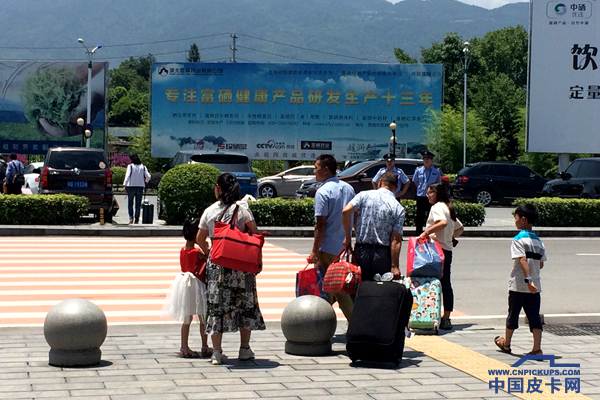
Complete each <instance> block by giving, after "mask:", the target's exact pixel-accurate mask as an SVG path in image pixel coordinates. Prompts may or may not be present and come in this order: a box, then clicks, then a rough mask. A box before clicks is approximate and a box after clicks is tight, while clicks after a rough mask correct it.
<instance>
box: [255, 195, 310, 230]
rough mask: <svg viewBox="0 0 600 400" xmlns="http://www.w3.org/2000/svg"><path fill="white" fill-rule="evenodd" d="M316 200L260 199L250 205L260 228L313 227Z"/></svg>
mask: <svg viewBox="0 0 600 400" xmlns="http://www.w3.org/2000/svg"><path fill="white" fill-rule="evenodd" d="M314 204H315V200H314V199H311V198H306V199H282V198H279V197H278V198H274V199H260V200H257V201H251V202H250V203H249V205H250V210H252V214H254V219H255V220H256V224H257V225H258V226H313V225H314V224H315V212H314Z"/></svg>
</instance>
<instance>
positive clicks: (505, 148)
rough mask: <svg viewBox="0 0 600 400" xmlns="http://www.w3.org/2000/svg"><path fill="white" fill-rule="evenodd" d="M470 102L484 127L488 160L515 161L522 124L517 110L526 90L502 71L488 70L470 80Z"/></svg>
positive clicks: (520, 115) (523, 103)
mask: <svg viewBox="0 0 600 400" xmlns="http://www.w3.org/2000/svg"><path fill="white" fill-rule="evenodd" d="M472 82H473V83H472V85H473V87H474V88H475V89H474V92H475V93H474V94H473V96H472V97H473V105H474V107H475V109H476V111H477V114H478V115H479V116H480V118H481V120H482V121H483V125H484V126H485V127H486V130H487V135H488V138H489V140H488V147H487V153H486V159H487V160H493V161H495V160H510V161H514V160H516V159H517V157H518V156H519V137H518V135H519V132H520V131H521V125H522V124H523V115H522V113H521V112H520V110H521V108H522V107H523V106H524V105H525V91H524V90H523V89H522V88H517V87H516V86H515V84H514V82H513V81H512V80H511V79H510V78H509V77H508V76H506V75H505V74H503V73H495V72H489V73H487V74H485V75H483V76H478V77H476V78H475V79H474V80H473V81H472Z"/></svg>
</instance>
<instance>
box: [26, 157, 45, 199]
mask: <svg viewBox="0 0 600 400" xmlns="http://www.w3.org/2000/svg"><path fill="white" fill-rule="evenodd" d="M43 166H44V163H43V162H33V163H31V164H29V165H28V166H26V167H25V173H24V174H23V177H24V178H25V183H24V184H23V187H24V188H25V189H30V190H31V193H32V194H38V193H39V191H40V188H39V186H40V173H41V172H42V167H43Z"/></svg>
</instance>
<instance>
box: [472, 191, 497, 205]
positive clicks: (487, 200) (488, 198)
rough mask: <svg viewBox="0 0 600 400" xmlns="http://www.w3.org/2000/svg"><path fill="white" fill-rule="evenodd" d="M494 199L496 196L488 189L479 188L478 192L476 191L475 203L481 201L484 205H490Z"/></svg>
mask: <svg viewBox="0 0 600 400" xmlns="http://www.w3.org/2000/svg"><path fill="white" fill-rule="evenodd" d="M493 199H494V196H493V195H492V192H490V191H489V190H488V189H479V190H478V191H477V192H475V197H474V200H475V203H479V204H481V205H482V206H484V207H487V206H489V205H490V204H491V203H492V200H493Z"/></svg>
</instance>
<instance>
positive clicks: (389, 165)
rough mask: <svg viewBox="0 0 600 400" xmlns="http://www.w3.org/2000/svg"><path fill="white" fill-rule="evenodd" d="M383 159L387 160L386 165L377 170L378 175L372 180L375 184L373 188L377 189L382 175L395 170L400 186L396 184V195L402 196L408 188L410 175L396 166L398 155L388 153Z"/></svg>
mask: <svg viewBox="0 0 600 400" xmlns="http://www.w3.org/2000/svg"><path fill="white" fill-rule="evenodd" d="M383 159H384V160H385V167H384V168H381V169H380V170H379V171H377V175H375V177H374V178H373V180H372V181H371V183H372V184H373V189H377V184H378V183H379V178H380V177H381V175H383V174H384V173H386V172H393V173H394V174H396V175H397V176H398V186H396V190H395V191H394V196H396V197H398V198H401V197H402V196H403V195H404V193H406V190H407V189H408V176H406V174H405V173H404V171H402V170H401V169H398V168H396V164H395V163H396V157H395V156H394V155H393V154H390V153H388V154H386V155H384V156H383Z"/></svg>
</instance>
